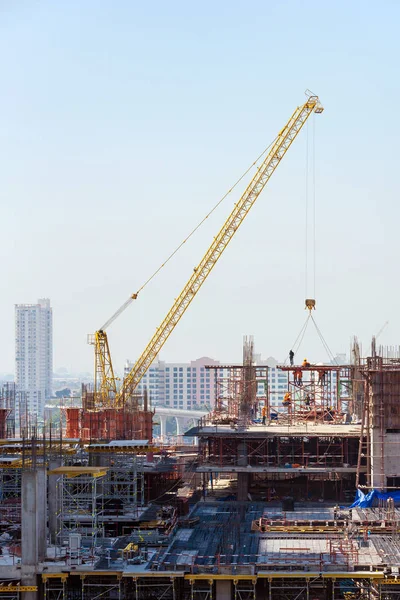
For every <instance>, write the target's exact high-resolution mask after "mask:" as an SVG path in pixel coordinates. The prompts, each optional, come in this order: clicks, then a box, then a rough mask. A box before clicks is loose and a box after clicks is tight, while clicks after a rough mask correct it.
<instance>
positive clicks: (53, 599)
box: [42, 574, 68, 600]
mask: <svg viewBox="0 0 400 600" xmlns="http://www.w3.org/2000/svg"><path fill="white" fill-rule="evenodd" d="M67 579H68V575H67V574H65V575H58V574H57V575H56V576H55V577H53V576H51V575H42V581H43V598H44V600H66V598H67Z"/></svg>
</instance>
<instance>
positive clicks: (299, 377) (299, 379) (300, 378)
mask: <svg viewBox="0 0 400 600" xmlns="http://www.w3.org/2000/svg"><path fill="white" fill-rule="evenodd" d="M297 385H303V373H302V371H297Z"/></svg>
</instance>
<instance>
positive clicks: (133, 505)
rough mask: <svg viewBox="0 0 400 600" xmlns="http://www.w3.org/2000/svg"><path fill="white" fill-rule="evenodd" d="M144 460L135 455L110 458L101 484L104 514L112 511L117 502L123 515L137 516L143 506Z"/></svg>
mask: <svg viewBox="0 0 400 600" xmlns="http://www.w3.org/2000/svg"><path fill="white" fill-rule="evenodd" d="M144 460H145V458H144V457H138V456H137V455H132V456H119V455H116V456H113V457H112V460H111V462H110V467H109V468H108V471H107V475H106V476H105V477H104V480H103V484H102V487H103V495H104V506H103V508H104V513H105V514H107V512H109V511H111V510H113V508H112V506H113V504H114V503H115V501H116V500H117V501H119V502H120V503H121V506H122V507H123V511H124V512H125V513H127V512H129V513H133V514H134V515H135V516H137V514H138V510H139V508H142V507H143V506H144V504H145V483H144V469H143V463H144Z"/></svg>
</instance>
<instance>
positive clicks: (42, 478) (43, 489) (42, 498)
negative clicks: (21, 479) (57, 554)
mask: <svg viewBox="0 0 400 600" xmlns="http://www.w3.org/2000/svg"><path fill="white" fill-rule="evenodd" d="M36 535H37V539H38V560H39V562H42V561H44V560H45V558H46V549H47V473H46V468H45V467H39V468H38V469H37V471H36Z"/></svg>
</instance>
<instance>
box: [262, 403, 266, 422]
mask: <svg viewBox="0 0 400 600" xmlns="http://www.w3.org/2000/svg"><path fill="white" fill-rule="evenodd" d="M261 416H262V424H263V425H266V422H265V420H266V418H267V407H266V406H263V407H262V409H261Z"/></svg>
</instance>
